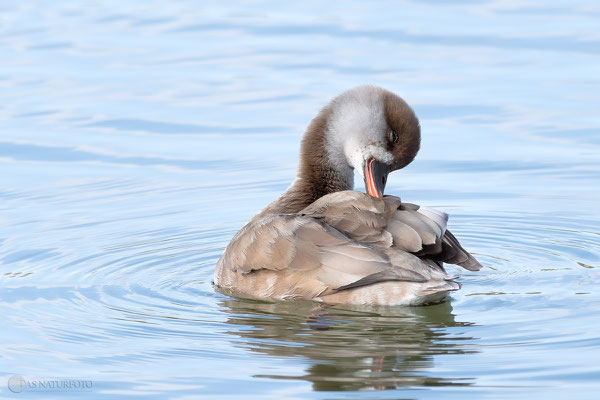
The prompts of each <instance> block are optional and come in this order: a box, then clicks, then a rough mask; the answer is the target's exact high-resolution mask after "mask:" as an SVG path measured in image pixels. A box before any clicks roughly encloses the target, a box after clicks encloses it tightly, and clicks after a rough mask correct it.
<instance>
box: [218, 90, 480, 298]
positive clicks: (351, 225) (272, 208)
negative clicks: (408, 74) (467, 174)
mask: <svg viewBox="0 0 600 400" xmlns="http://www.w3.org/2000/svg"><path fill="white" fill-rule="evenodd" d="M420 143H421V127H420V124H419V120H418V118H417V116H416V115H415V113H414V111H413V110H412V108H411V107H410V106H409V105H408V104H407V103H406V102H405V101H404V100H403V99H402V98H401V97H399V96H398V95H396V94H394V93H392V92H390V91H388V90H386V89H383V88H381V87H377V86H359V87H356V88H353V89H350V90H348V91H346V92H344V93H342V94H340V95H339V96H337V97H335V98H334V99H333V100H331V101H330V103H329V104H327V105H326V106H325V107H323V108H322V109H321V111H320V112H319V113H318V114H317V116H316V117H315V118H314V119H313V120H312V121H311V122H310V124H309V125H308V128H307V129H306V132H305V134H304V136H303V138H302V142H301V146H300V157H299V161H300V162H299V168H298V173H297V177H296V179H295V180H294V181H293V183H292V184H291V185H290V186H289V188H288V189H287V190H286V191H285V192H284V193H283V194H281V195H280V196H279V197H278V198H277V199H275V200H274V201H273V202H272V203H270V204H269V205H267V206H266V207H265V208H264V209H263V210H262V211H260V212H259V213H258V214H257V215H255V216H254V217H253V218H251V219H250V221H248V223H247V224H246V225H245V226H244V227H243V228H242V229H240V230H239V232H237V233H236V234H235V235H234V237H233V238H232V239H231V241H230V243H229V244H228V245H227V247H226V249H225V251H224V252H223V254H222V256H221V257H220V259H219V260H218V262H217V264H216V267H215V271H214V279H213V283H214V285H215V286H216V288H217V289H218V290H219V291H221V292H224V293H227V294H231V295H233V296H236V297H245V298H255V299H267V300H310V301H315V302H320V303H323V304H325V305H338V304H348V305H357V306H417V305H427V304H435V303H440V302H443V301H445V300H446V299H447V298H448V297H449V295H450V293H451V292H453V291H456V290H458V289H460V288H461V285H460V283H459V282H457V281H456V279H457V278H458V276H451V275H448V274H447V273H446V270H445V268H444V263H447V264H456V265H458V266H460V267H462V268H464V269H466V270H469V271H478V270H480V269H481V267H482V266H481V264H480V263H479V262H478V261H477V260H476V259H475V258H474V257H473V256H472V255H471V254H470V253H469V252H467V251H466V250H465V249H464V248H463V247H462V246H461V244H460V243H459V242H458V240H457V239H456V237H455V236H454V235H453V234H452V233H451V232H450V231H449V230H448V229H447V222H448V215H447V214H446V213H443V212H441V211H438V210H435V209H432V208H429V207H424V206H419V205H416V204H413V203H406V202H403V201H402V200H401V199H400V197H398V196H393V195H384V190H385V186H386V183H387V177H388V174H389V173H391V172H392V171H395V170H398V169H401V168H403V167H405V166H406V165H408V164H409V163H411V162H412V161H413V159H414V158H415V156H416V154H417V152H418V151H419V148H420ZM354 171H357V172H358V173H359V174H360V175H362V178H363V181H364V185H365V192H361V191H355V190H353V187H354Z"/></svg>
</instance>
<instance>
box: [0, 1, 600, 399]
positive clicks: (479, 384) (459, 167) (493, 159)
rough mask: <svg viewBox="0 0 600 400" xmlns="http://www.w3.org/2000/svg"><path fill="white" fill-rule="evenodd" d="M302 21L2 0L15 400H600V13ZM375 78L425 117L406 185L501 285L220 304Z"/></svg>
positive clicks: (513, 6)
mask: <svg viewBox="0 0 600 400" xmlns="http://www.w3.org/2000/svg"><path fill="white" fill-rule="evenodd" d="M282 4H283V3H281V2H277V1H273V2H251V3H245V5H243V6H239V5H237V6H234V5H228V4H227V2H216V1H215V2H200V3H196V2H191V1H189V2H186V1H170V2H159V1H147V2H133V1H128V0H122V1H119V2H109V3H105V2H95V3H94V2H67V1H52V2H47V1H41V0H40V1H37V2H35V1H6V2H2V4H1V5H0V49H1V54H2V62H1V63H0V171H1V174H0V223H1V228H0V268H1V272H2V273H1V274H0V279H1V288H0V307H1V310H2V323H1V326H2V328H1V329H0V340H1V342H0V343H1V344H2V345H1V346H0V374H1V375H2V377H3V378H2V381H0V394H2V395H3V396H6V397H7V398H8V397H9V398H20V397H27V398H59V397H60V398H63V397H72V398H80V397H81V396H82V395H85V396H88V397H89V396H91V397H99V396H114V397H115V398H157V399H158V398H178V399H180V398H186V397H190V398H197V397H206V398H222V399H230V398H235V397H239V398H247V399H305V398H315V399H343V398H353V399H354V398H364V399H375V398H377V399H399V398H414V399H417V398H418V399H440V398H443V399H450V398H456V399H482V398H486V399H507V398H515V399H523V398H526V399H534V398H536V399H537V398H539V399H563V398H569V399H592V398H598V397H597V396H598V393H599V392H600V361H599V360H600V315H599V311H600V293H599V290H598V288H599V287H600V210H599V205H600V33H599V32H600V31H599V28H600V5H598V3H597V2H595V1H591V0H590V1H587V2H550V1H548V2H540V3H538V4H537V5H535V4H533V3H530V2H525V1H522V2H521V1H511V2H495V1H490V2H486V1H455V2H440V1H433V0H432V1H427V2H419V3H417V2H395V1H394V2H380V3H377V4H371V3H359V2H356V3H355V2H318V1H315V2H301V3H299V4H297V5H288V6H285V8H282ZM359 84H376V85H380V86H383V87H385V88H387V89H389V90H392V91H394V92H396V93H398V94H399V95H401V96H403V97H404V98H405V99H406V100H407V101H408V102H409V104H411V105H412V106H413V107H414V109H415V111H416V113H417V115H418V116H419V118H420V120H421V125H422V133H423V143H422V150H421V152H420V153H419V155H418V156H417V159H416V160H415V161H414V162H413V163H412V164H411V165H410V166H408V167H407V168H405V169H404V170H401V171H397V172H395V173H393V174H392V175H390V179H389V183H388V188H387V190H386V191H387V193H390V194H397V195H399V196H401V197H402V198H403V199H404V200H406V201H409V202H414V203H418V204H423V205H428V206H432V207H436V208H438V209H440V210H443V211H445V212H447V213H449V214H450V216H451V217H450V228H451V229H452V231H453V232H454V233H455V234H456V235H457V237H459V238H460V239H461V242H463V244H464V245H465V247H466V248H467V249H469V250H470V251H471V252H473V253H474V254H475V255H476V256H477V258H478V259H479V260H480V261H481V262H482V264H484V269H483V270H481V271H480V272H479V273H471V272H468V271H464V270H462V269H458V268H454V267H449V272H450V273H452V274H458V275H460V276H461V278H460V282H461V283H462V284H463V288H462V290H460V291H458V292H456V293H455V294H453V296H452V299H451V301H449V302H447V303H444V304H441V305H437V306H430V307H420V308H419V307H416V308H401V307H398V308H387V309H380V308H379V309H376V308H370V309H368V308H363V309H358V308H351V307H348V308H333V309H329V310H327V311H326V312H325V313H323V312H319V310H318V308H317V307H316V305H315V304H313V303H302V302H300V303H269V302H258V301H249V300H239V299H234V298H230V297H228V296H225V295H222V294H220V293H217V292H215V290H214V289H213V287H212V284H211V282H212V274H213V269H214V266H215V263H216V261H217V259H218V258H219V256H220V254H221V252H222V251H223V249H224V248H225V246H226V245H227V243H228V242H229V240H230V239H231V237H232V236H233V235H234V233H235V232H236V231H237V230H238V229H239V228H240V227H241V226H242V225H243V224H244V223H245V221H246V220H248V219H249V218H250V217H251V216H252V215H254V214H255V213H256V212H257V211H259V210H260V209H261V208H262V207H263V206H264V205H266V204H267V203H268V202H270V201H271V200H272V199H274V198H275V197H276V196H277V195H278V194H279V193H281V192H282V191H283V190H284V189H285V188H287V186H288V185H289V183H290V182H291V180H292V179H293V178H294V176H295V169H296V164H297V151H298V145H299V140H300V138H301V136H302V134H303V132H304V129H305V127H306V126H307V124H308V123H309V121H310V120H311V118H312V117H313V116H314V115H315V114H316V113H317V111H318V110H319V109H320V108H321V107H322V106H323V105H325V104H326V103H327V102H328V101H329V100H330V99H331V98H332V97H333V96H335V95H337V94H339V93H341V92H342V91H344V90H346V89H349V88H351V87H354V86H357V85H359ZM357 188H359V189H360V190H363V189H362V187H361V186H360V185H359V186H357ZM14 376H17V377H19V376H20V377H23V379H24V380H25V381H31V380H35V379H38V380H40V379H41V380H43V379H46V380H47V379H50V377H52V378H58V379H75V378H79V379H82V378H84V379H89V380H90V381H91V382H92V387H91V388H87V389H85V393H84V394H82V393H81V391H76V390H66V389H64V390H62V391H60V390H56V389H46V390H42V391H40V390H37V391H36V390H35V389H33V388H31V387H29V388H28V387H25V388H24V391H23V392H21V393H13V392H12V391H11V390H9V388H8V386H7V382H8V381H9V378H11V377H14ZM13 379H14V378H13ZM13 382H14V381H13ZM13 389H14V387H13Z"/></svg>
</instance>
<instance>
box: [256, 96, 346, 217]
mask: <svg viewBox="0 0 600 400" xmlns="http://www.w3.org/2000/svg"><path fill="white" fill-rule="evenodd" d="M329 114H330V109H329V107H325V108H323V109H322V110H321V112H320V113H319V114H318V115H317V116H316V117H315V118H314V119H313V120H312V122H311V123H310V125H309V126H308V129H307V130H306V133H305V134H304V138H303V139H302V146H301V148H300V167H299V168H298V179H296V181H295V182H294V183H293V184H292V186H290V187H289V188H288V189H287V190H286V191H285V192H284V193H283V194H282V195H281V196H279V198H277V200H275V201H273V202H272V203H271V204H269V205H268V206H267V207H266V208H265V209H264V210H262V211H261V212H260V213H259V214H258V215H257V217H258V216H264V215H267V214H279V213H296V212H299V211H300V210H302V209H303V208H305V207H306V206H308V205H309V204H311V203H313V202H314V201H315V200H317V199H318V198H320V197H323V196H325V195H326V194H329V193H333V192H339V191H342V190H351V189H352V188H353V186H354V182H353V170H352V168H351V167H349V166H348V167H346V170H345V171H339V168H336V167H335V166H334V165H333V164H332V163H331V161H330V155H329V154H328V153H327V150H326V148H325V144H326V143H325V132H326V130H327V118H328V117H329Z"/></svg>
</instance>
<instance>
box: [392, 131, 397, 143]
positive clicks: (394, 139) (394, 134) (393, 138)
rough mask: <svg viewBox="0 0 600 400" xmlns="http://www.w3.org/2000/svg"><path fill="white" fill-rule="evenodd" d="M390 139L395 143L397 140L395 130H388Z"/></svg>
mask: <svg viewBox="0 0 600 400" xmlns="http://www.w3.org/2000/svg"><path fill="white" fill-rule="evenodd" d="M390 141H391V142H392V143H396V142H397V141H398V134H397V133H396V131H391V132H390Z"/></svg>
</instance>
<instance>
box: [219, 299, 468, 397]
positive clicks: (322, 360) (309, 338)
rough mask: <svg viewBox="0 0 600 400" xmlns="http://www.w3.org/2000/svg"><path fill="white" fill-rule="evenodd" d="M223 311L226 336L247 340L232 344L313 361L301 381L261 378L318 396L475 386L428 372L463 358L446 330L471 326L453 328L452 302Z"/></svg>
mask: <svg viewBox="0 0 600 400" xmlns="http://www.w3.org/2000/svg"><path fill="white" fill-rule="evenodd" d="M221 305H222V306H223V308H224V311H225V312H226V313H228V314H229V315H228V319H227V322H226V323H227V324H228V325H230V329H229V330H228V333H229V334H231V335H233V336H236V337H237V336H239V337H242V338H244V340H243V341H240V340H239V339H235V340H233V343H234V344H235V345H237V346H240V345H241V346H242V347H244V348H246V349H249V350H251V351H254V352H258V353H262V354H267V355H269V356H275V357H278V358H281V357H298V356H300V357H304V358H305V359H307V360H308V361H302V360H300V361H299V363H306V362H308V363H309V365H308V367H307V368H306V370H305V373H304V374H303V375H291V376H290V375H284V374H277V373H276V372H262V373H259V375H258V376H260V377H267V378H273V379H299V380H306V381H309V382H312V384H313V389H314V390H360V389H369V388H375V389H390V388H395V387H406V386H424V385H442V386H451V385H468V384H470V380H464V379H461V380H453V379H447V378H444V377H441V376H435V375H432V374H431V372H429V371H428V370H430V369H431V368H432V367H433V357H434V356H436V355H440V354H463V353H464V352H465V350H463V348H462V347H460V346H459V345H457V344H455V343H452V341H451V340H448V339H451V338H449V337H448V334H447V332H445V330H444V329H441V328H447V327H458V326H467V325H469V324H467V323H460V322H456V321H455V320H454V316H453V315H452V313H451V311H452V307H451V305H450V303H449V302H446V303H442V304H439V305H436V306H432V307H426V308H422V307H420V308H405V307H402V308H398V307H385V308H375V307H370V308H368V307H367V308H360V309H357V308H356V307H354V306H345V308H344V309H340V308H338V307H334V308H328V309H326V310H325V311H321V312H318V311H316V310H315V308H314V303H310V302H294V303H290V302H275V303H267V302H262V301H253V300H244V299H231V300H223V301H222V302H221ZM357 310H358V311H357ZM307 315H310V316H312V317H309V319H311V318H317V319H318V320H319V321H318V324H319V325H320V328H319V329H312V327H311V326H312V325H313V324H314V323H315V321H314V320H313V321H308V322H307V321H306V320H307ZM460 339H461V341H462V340H465V339H469V338H467V337H464V336H461V337H460ZM425 373H427V375H425Z"/></svg>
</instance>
